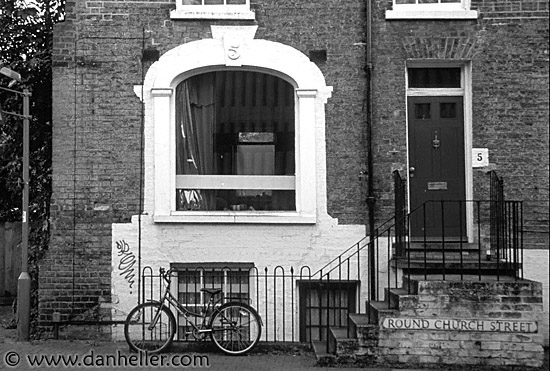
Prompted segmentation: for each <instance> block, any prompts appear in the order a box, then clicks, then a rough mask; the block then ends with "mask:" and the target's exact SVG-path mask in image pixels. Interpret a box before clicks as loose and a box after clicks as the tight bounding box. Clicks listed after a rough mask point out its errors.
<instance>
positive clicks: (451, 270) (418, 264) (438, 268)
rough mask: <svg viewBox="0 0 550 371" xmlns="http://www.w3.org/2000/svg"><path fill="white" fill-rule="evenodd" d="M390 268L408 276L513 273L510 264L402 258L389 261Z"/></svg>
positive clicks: (512, 267) (503, 274) (492, 261)
mask: <svg viewBox="0 0 550 371" xmlns="http://www.w3.org/2000/svg"><path fill="white" fill-rule="evenodd" d="M391 266H392V268H399V269H403V270H404V271H405V272H406V273H410V274H423V273H424V271H426V273H427V274H442V273H447V274H460V273H463V274H478V273H479V274H483V275H497V274H498V275H502V276H506V275H513V274H514V273H515V269H514V266H513V265H511V264H504V263H500V264H497V262H496V261H494V260H491V261H486V260H482V261H481V262H479V261H467V260H463V261H460V260H445V264H443V261H442V260H428V261H424V260H423V259H422V260H420V259H416V260H412V259H411V260H408V259H403V258H397V259H393V260H392V261H391Z"/></svg>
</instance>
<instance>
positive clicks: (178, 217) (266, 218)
mask: <svg viewBox="0 0 550 371" xmlns="http://www.w3.org/2000/svg"><path fill="white" fill-rule="evenodd" d="M153 221H154V222H155V223H192V224H201V223H202V224H219V223H223V224H315V223H316V221H317V218H316V217H315V215H307V214H299V213H292V212H280V213H275V212H264V213H262V212H246V211H245V212H234V211H210V212H200V211H189V212H185V211H179V212H178V211H176V212H173V213H172V214H171V215H155V216H154V217H153Z"/></svg>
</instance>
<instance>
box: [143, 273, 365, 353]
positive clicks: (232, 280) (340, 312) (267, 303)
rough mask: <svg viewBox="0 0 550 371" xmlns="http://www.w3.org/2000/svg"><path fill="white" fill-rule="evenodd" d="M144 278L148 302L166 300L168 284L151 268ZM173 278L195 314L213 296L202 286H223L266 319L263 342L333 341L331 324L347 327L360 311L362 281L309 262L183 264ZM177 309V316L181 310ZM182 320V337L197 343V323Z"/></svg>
mask: <svg viewBox="0 0 550 371" xmlns="http://www.w3.org/2000/svg"><path fill="white" fill-rule="evenodd" d="M205 265H206V264H205ZM342 271H343V270H340V272H342ZM338 277H340V278H338ZM142 282H143V285H142V293H141V298H142V301H148V300H160V299H161V295H162V294H163V293H164V288H165V286H164V285H165V282H164V280H163V279H161V277H160V275H159V274H158V273H156V272H154V271H153V269H152V268H151V267H145V268H144V269H143V271H142ZM171 282H172V285H171V291H172V293H173V294H174V295H175V296H176V297H177V298H178V301H179V302H180V303H181V304H182V305H183V306H184V307H186V308H187V309H189V310H190V311H192V312H195V313H202V312H201V311H203V310H204V309H205V306H204V303H205V302H206V300H208V296H207V294H205V293H203V292H201V288H214V287H215V288H222V290H223V295H224V297H225V301H235V300H237V301H244V302H247V303H248V304H250V305H252V306H253V307H254V308H255V309H256V310H257V311H258V314H259V315H260V317H261V318H262V322H263V329H262V336H261V341H269V342H312V341H322V342H328V337H329V336H328V331H329V327H345V326H347V318H348V314H350V313H356V312H358V311H359V302H358V290H359V282H358V281H357V279H355V278H354V277H352V276H351V274H350V275H349V276H343V275H339V276H337V274H336V273H334V272H333V273H327V274H323V275H321V274H319V273H318V272H317V273H315V274H312V270H311V269H310V268H309V267H308V266H302V267H300V268H298V269H294V268H293V267H289V268H284V267H282V266H276V267H274V268H261V269H259V268H257V267H250V268H247V267H245V268H239V267H235V266H234V265H231V266H224V265H221V264H220V265H218V266H217V267H210V266H207V267H205V268H203V267H201V266H198V265H195V266H193V267H191V268H177V271H175V272H174V273H173V274H172V281H171ZM172 309H173V308H172ZM173 312H174V314H176V311H175V309H173ZM176 318H177V336H176V340H178V341H194V340H195V338H194V336H193V335H192V327H190V325H189V324H187V322H186V321H185V320H184V319H183V318H180V317H179V316H176ZM189 318H191V319H192V317H189ZM192 320H193V319H192ZM196 320H197V321H199V320H200V317H197V319H196ZM195 324H199V323H195Z"/></svg>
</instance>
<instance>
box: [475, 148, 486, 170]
mask: <svg viewBox="0 0 550 371" xmlns="http://www.w3.org/2000/svg"><path fill="white" fill-rule="evenodd" d="M485 166H489V149H488V148H472V167H485Z"/></svg>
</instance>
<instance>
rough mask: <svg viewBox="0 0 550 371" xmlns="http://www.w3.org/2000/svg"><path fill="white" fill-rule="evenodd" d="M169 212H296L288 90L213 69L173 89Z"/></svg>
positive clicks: (266, 78) (255, 75)
mask: <svg viewBox="0 0 550 371" xmlns="http://www.w3.org/2000/svg"><path fill="white" fill-rule="evenodd" d="M175 99H176V103H175V111H176V116H175V125H176V127H175V128H174V130H175V138H176V151H175V156H176V158H175V163H176V201H175V204H176V211H236V212H255V211H295V210H296V197H295V189H296V177H295V129H294V116H295V113H294V89H293V87H292V86H291V85H290V84H289V83H288V82H286V81H284V80H283V79H281V78H278V77H276V76H272V75H269V74H265V73H259V72H251V71H217V72H209V73H204V74H200V75H196V76H193V77H190V78H188V79H186V80H184V81H183V82H181V83H180V84H179V85H178V86H177V88H176V98H175Z"/></svg>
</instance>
